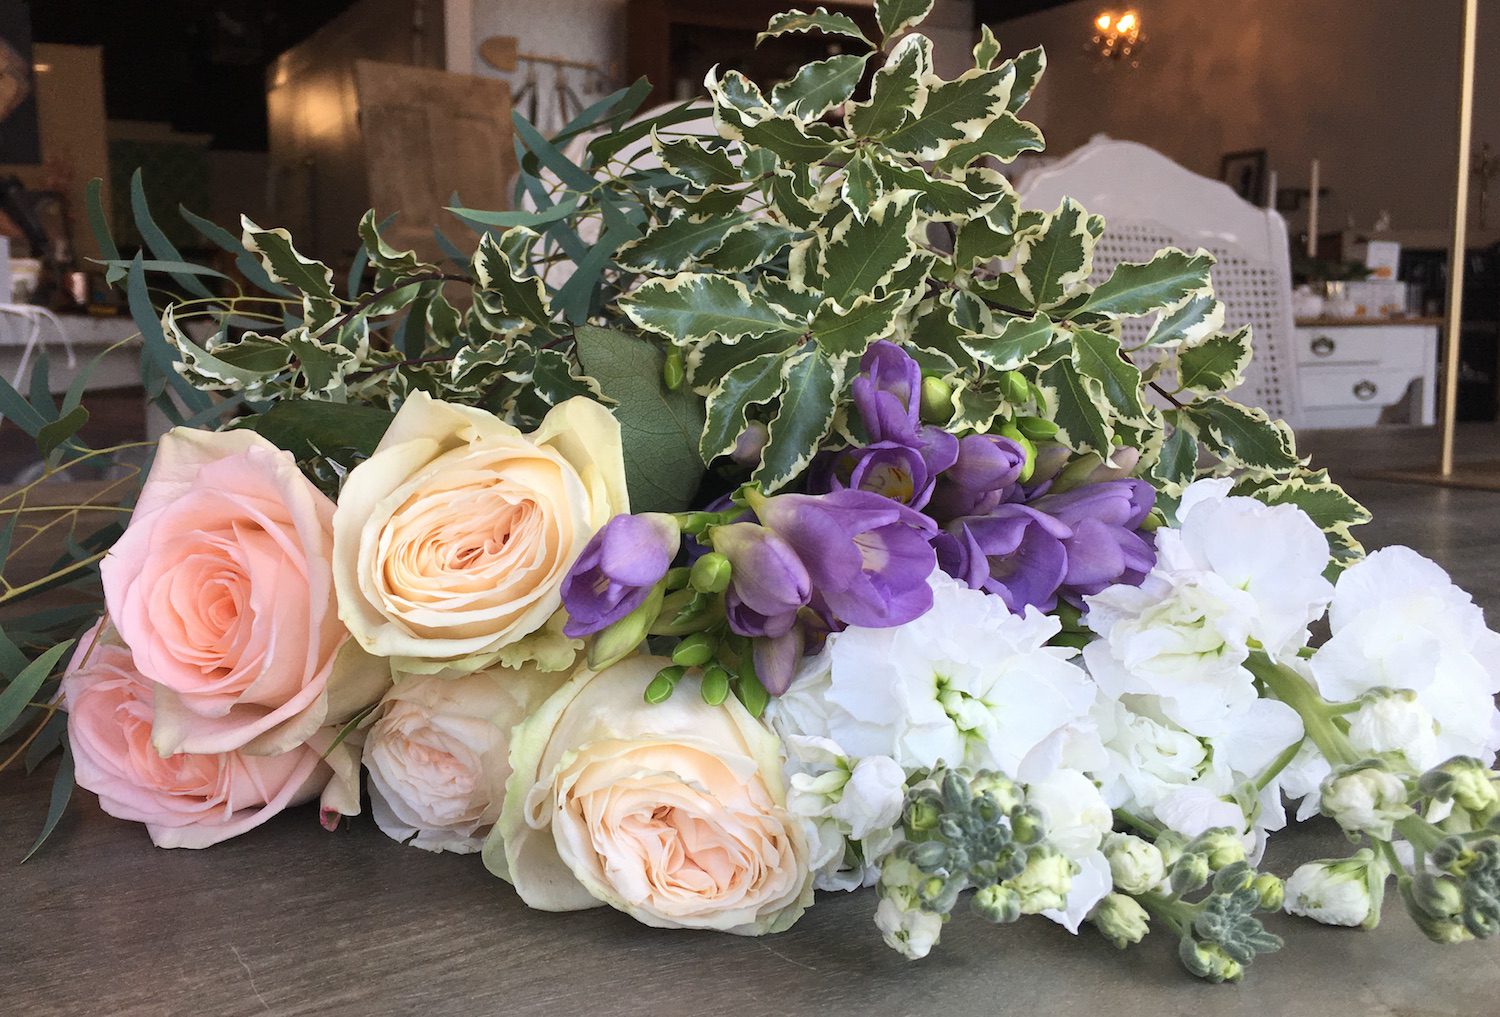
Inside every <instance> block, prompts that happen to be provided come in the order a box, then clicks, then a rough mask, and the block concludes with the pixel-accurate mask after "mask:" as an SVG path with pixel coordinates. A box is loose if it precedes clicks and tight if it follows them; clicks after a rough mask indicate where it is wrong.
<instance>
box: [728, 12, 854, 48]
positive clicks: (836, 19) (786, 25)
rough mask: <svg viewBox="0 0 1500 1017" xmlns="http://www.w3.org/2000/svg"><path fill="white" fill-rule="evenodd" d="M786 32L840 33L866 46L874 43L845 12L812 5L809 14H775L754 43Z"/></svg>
mask: <svg viewBox="0 0 1500 1017" xmlns="http://www.w3.org/2000/svg"><path fill="white" fill-rule="evenodd" d="M788 32H822V33H824V34H825V35H842V36H844V37H846V38H849V39H858V40H859V41H860V42H863V43H864V44H866V45H867V46H872V47H873V46H874V45H875V44H874V43H873V42H871V41H870V40H869V38H868V37H867V36H866V35H865V33H864V32H863V31H861V30H860V27H859V25H858V24H857V23H856V22H855V20H854V19H853V18H851V17H849V15H847V14H839V13H829V11H828V9H827V8H826V7H814V8H813V10H812V13H811V14H808V13H805V12H803V11H787V12H786V13H784V14H777V15H775V16H774V17H772V18H771V22H770V24H769V25H767V26H766V30H765V31H764V32H761V33H760V34H759V35H757V36H756V37H755V44H756V45H757V46H758V45H760V44H761V43H762V42H764V41H766V40H767V39H774V38H776V37H777V36H778V35H786V34H787V33H788Z"/></svg>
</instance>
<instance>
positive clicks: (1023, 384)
mask: <svg viewBox="0 0 1500 1017" xmlns="http://www.w3.org/2000/svg"><path fill="white" fill-rule="evenodd" d="M1000 395H1001V397H1002V398H1003V399H1004V400H1005V401H1006V402H1007V403H1009V404H1010V405H1011V406H1025V405H1026V404H1027V403H1029V402H1031V384H1030V382H1028V381H1027V380H1026V379H1025V377H1023V376H1022V375H1021V374H1019V373H1017V372H1016V371H1006V372H1005V373H1004V374H1002V375H1000Z"/></svg>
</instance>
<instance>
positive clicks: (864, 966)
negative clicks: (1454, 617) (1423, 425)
mask: <svg viewBox="0 0 1500 1017" xmlns="http://www.w3.org/2000/svg"><path fill="white" fill-rule="evenodd" d="M1475 433H1476V434H1477V433H1478V432H1475ZM1496 435H1500V431H1495V430H1494V429H1490V430H1488V431H1486V432H1484V437H1483V439H1482V440H1484V441H1491V442H1492V441H1494V440H1495V437H1496ZM1430 439H1431V433H1430V432H1425V433H1418V434H1415V435H1412V434H1403V435H1401V436H1398V437H1395V438H1392V437H1390V436H1388V435H1380V434H1378V433H1376V432H1370V431H1363V432H1343V433H1334V432H1329V433H1327V434H1326V435H1318V436H1316V439H1315V440H1313V441H1310V442H1308V443H1306V444H1307V446H1308V448H1309V449H1310V450H1311V451H1312V452H1313V454H1314V459H1315V462H1316V463H1317V464H1318V465H1332V466H1334V467H1335V469H1336V472H1337V467H1338V465H1339V464H1340V463H1356V462H1358V463H1363V464H1366V465H1368V464H1369V463H1370V462H1371V461H1373V460H1377V459H1378V460H1383V461H1385V462H1387V463H1389V464H1390V465H1401V464H1402V462H1406V461H1420V460H1422V459H1423V457H1425V456H1428V455H1430V450H1429V449H1428V445H1430V444H1431V440H1430ZM1325 449H1326V450H1328V451H1329V452H1330V453H1332V455H1329V456H1325V455H1323V454H1322V450H1325ZM1351 487H1352V490H1353V493H1355V495H1356V496H1358V497H1360V498H1362V499H1364V500H1365V501H1366V502H1367V504H1369V505H1370V506H1371V507H1372V508H1373V509H1374V510H1375V512H1376V519H1377V523H1376V524H1375V525H1373V526H1371V527H1366V528H1365V530H1364V531H1363V533H1362V535H1363V536H1364V537H1365V539H1366V540H1367V541H1368V542H1369V543H1370V544H1371V545H1378V544H1384V543H1395V542H1404V543H1409V544H1412V545H1413V546H1415V547H1417V548H1418V549H1419V550H1422V551H1424V552H1425V553H1427V554H1430V555H1432V556H1434V557H1435V558H1437V559H1438V560H1439V561H1440V562H1442V563H1443V564H1444V565H1445V566H1447V567H1449V568H1450V569H1451V570H1452V571H1453V573H1454V577H1455V579H1456V580H1457V581H1458V582H1459V583H1461V584H1463V585H1464V586H1466V587H1467V588H1469V589H1470V590H1472V591H1473V592H1474V593H1475V595H1476V596H1477V598H1478V600H1479V602H1480V603H1481V604H1484V605H1485V606H1487V607H1488V609H1489V611H1490V613H1491V618H1492V621H1500V618H1497V615H1500V511H1497V508H1500V499H1497V496H1495V495H1493V494H1486V493H1482V492H1471V491H1440V490H1435V489H1432V488H1425V487H1416V486H1407V485H1398V484H1390V483H1383V482H1372V481H1361V482H1356V483H1353V484H1352V485H1351ZM46 794H47V781H46V779H45V775H43V778H42V779H40V780H33V781H29V782H26V783H24V784H22V783H21V782H20V781H18V780H17V779H16V777H15V776H13V775H11V774H8V773H7V774H4V775H0V860H3V861H4V862H5V863H7V864H9V865H11V866H12V867H10V868H7V869H5V870H4V871H5V890H6V898H5V899H6V904H7V910H6V912H5V918H4V921H3V922H0V1013H4V1014H15V1015H18V1017H48V1015H59V1017H61V1015H66V1017H91V1015H105V1014H108V1015H119V1017H162V1015H170V1017H179V1015H180V1017H239V1015H245V1017H249V1015H254V1014H275V1015H285V1017H292V1015H308V1017H313V1015H316V1017H341V1015H351V1017H352V1015H358V1017H384V1015H408V1014H412V1015H446V1014H549V1015H558V1017H562V1015H568V1014H631V1015H652V1017H675V1015H679V1014H681V1015H690V1014H702V1015H737V1017H752V1015H761V1014H765V1015H772V1014H809V1015H812V1014H817V1015H844V1014H848V1015H859V1017H884V1015H904V1014H929V1013H930V1014H944V1015H954V1017H957V1015H967V1014H986V1015H993V1014H1017V1015H1023V1014H1024V1015H1027V1017H1031V1015H1047V1014H1067V1015H1079V1014H1089V1015H1099V1017H1134V1015H1143V1017H1144V1015H1151V1017H1177V1015H1182V1017H1189V1015H1191V1017H1204V1015H1210V1017H1216V1015H1243V1017H1344V1015H1349V1017H1366V1015H1379V1017H1398V1015H1399V1017H1446V1015H1452V1017H1459V1015H1465V1017H1482V1015H1488V1014H1494V1013H1496V1012H1497V1011H1500V1003H1497V1000H1500V946H1497V945H1496V944H1495V943H1493V942H1491V943H1482V944H1469V945H1467V946H1463V947H1438V946H1435V945H1433V944H1430V943H1428V942H1427V941H1426V940H1425V939H1423V938H1422V937H1421V936H1420V935H1419V934H1418V933H1417V932H1416V931H1415V929H1414V928H1413V927H1412V926H1411V924H1410V922H1409V921H1407V919H1406V917H1405V915H1404V914H1402V913H1401V905H1400V902H1399V900H1397V899H1396V897H1395V894H1394V893H1392V894H1390V895H1389V896H1388V898H1387V901H1386V908H1385V920H1384V921H1383V922H1382V924H1381V926H1380V928H1378V929H1376V930H1375V931H1373V932H1362V931H1357V930H1335V929H1325V928H1321V927H1315V926H1313V925H1312V924H1311V923H1308V922H1304V921H1301V920H1298V919H1292V918H1289V917H1285V916H1279V917H1273V918H1272V919H1271V926H1272V928H1273V929H1274V930H1275V931H1276V932H1278V933H1280V934H1282V935H1283V936H1285V937H1286V942H1287V945H1286V949H1285V950H1283V951H1282V952H1281V953H1279V954H1274V955H1271V956H1268V957H1265V958H1262V959H1261V960H1260V961H1258V962H1257V963H1256V964H1255V966H1254V967H1253V969H1252V970H1251V972H1250V974H1249V978H1248V980H1247V981H1246V983H1245V984H1243V985H1240V986H1233V987H1231V986H1211V985H1206V984H1203V983H1200V982H1197V981H1195V980H1194V979H1192V978H1190V977H1189V976H1187V975H1186V974H1185V973H1184V972H1183V971H1181V970H1180V969H1179V967H1178V965H1177V961H1176V959H1175V956H1174V949H1175V945H1176V944H1175V943H1173V942H1172V941H1171V940H1170V939H1169V938H1168V937H1167V936H1166V935H1165V934H1157V935H1153V936H1152V937H1150V938H1149V939H1148V940H1147V941H1146V943H1145V944H1143V945H1142V946H1141V947H1137V948H1135V949H1133V950H1130V951H1127V952H1120V951H1117V950H1115V949H1114V948H1113V947H1111V946H1110V945H1109V944H1107V943H1106V942H1104V940H1103V939H1102V938H1101V937H1099V936H1097V935H1095V934H1093V933H1092V931H1090V930H1085V932H1084V934H1083V935H1081V936H1079V937H1077V938H1074V937H1072V936H1069V935H1068V934H1067V933H1066V932H1065V931H1064V930H1062V929H1061V928H1058V927H1057V926H1054V925H1052V924H1051V923H1049V922H1046V921H1044V920H1037V919H1028V920H1025V921H1024V922H1023V923H1021V924H1019V925H1015V926H1008V927H1002V928H996V927H993V926H990V925H988V924H987V923H985V922H983V921H980V920H979V919H977V918H975V917H973V916H971V915H968V914H966V913H965V914H960V916H959V917H958V918H956V919H955V920H954V921H953V922H952V923H950V925H949V926H948V927H947V929H946V930H945V931H944V934H943V942H942V944H941V945H940V946H939V948H938V949H937V950H936V951H935V952H934V954H933V955H932V956H931V957H929V958H928V959H927V960H925V961H920V962H916V963H909V962H907V961H904V960H902V959H901V958H900V957H898V956H897V955H896V954H895V953H893V952H891V951H890V950H888V949H886V948H885V947H884V946H883V945H881V943H880V941H879V935H878V933H877V932H876V930H875V927H874V925H873V922H872V915H873V911H874V906H875V897H874V895H873V894H872V893H870V892H861V893H855V894H847V895H845V894H840V895H822V896H820V898H819V901H818V904H817V906H816V907H815V908H814V909H813V910H812V911H811V912H809V913H808V915H807V916H806V917H805V918H803V920H802V921H801V922H800V923H798V924H797V926H796V927H794V928H793V929H792V930H791V931H790V932H789V933H786V934H785V935H781V936H776V937H772V938H768V939H736V938H733V937H728V936H720V935H710V934H703V933H668V932H661V931H657V930H652V929H647V928H644V927H641V926H638V925H636V924H635V923H634V922H632V921H631V920H630V919H628V918H626V917H624V916H623V915H620V914H617V913H615V912H613V911H609V910H598V911H591V912H585V913H578V914H571V915H550V914H541V913H537V912H532V911H528V910H526V909H525V908H524V907H523V906H522V905H521V903H520V901H519V900H518V899H517V898H516V896H515V894H514V893H512V892H511V890H510V888H509V887H508V886H506V885H505V884H504V883H502V882H500V881H499V880H497V879H494V878H493V877H491V876H490V875H489V874H488V873H486V872H485V870H484V868H483V866H482V865H481V864H480V862H479V860H478V859H477V858H475V857H472V856H469V857H461V856H455V855H431V854H427V853H425V852H422V851H417V850H415V849H412V848H405V847H400V846H398V845H396V844H394V843H393V842H391V841H389V840H387V839H386V838H385V837H383V836H382V835H381V834H380V833H379V831H377V830H376V829H375V827H374V825H373V824H372V823H371V822H370V821H369V820H368V819H367V818H361V819H360V820H358V821H356V822H355V823H354V825H353V826H352V827H351V828H347V829H344V830H341V831H339V832H337V833H332V834H329V833H325V832H324V831H322V830H321V829H320V828H319V827H318V824H317V819H316V815H315V813H314V811H313V810H312V809H310V808H303V809H300V810H295V811H293V812H291V813H289V814H287V815H284V816H281V817H279V818H278V819H276V820H274V821H272V823H270V824H269V825H268V826H267V827H263V828H262V829H260V830H256V831H254V832H252V833H250V834H248V835H246V836H244V837H242V838H240V839H238V840H235V841H231V842H229V843H226V844H222V845H219V846H218V847H215V848H212V849H210V850H207V851H200V852H192V851H159V850H156V849H154V848H152V847H151V845H150V842H149V841H148V840H147V838H146V835H145V833H144V831H142V830H141V829H139V828H137V827H134V826H131V825H129V824H126V823H121V822H117V821H115V820H112V819H110V818H108V817H106V816H104V815H102V814H101V813H100V812H99V811H98V809H97V806H96V804H95V803H94V802H93V800H92V798H91V796H89V795H87V794H86V793H83V792H78V798H77V800H76V801H75V803H74V807H73V808H72V809H71V810H70V812H69V814H68V815H67V816H66V817H65V818H64V819H63V822H62V824H61V826H60V827H59V829H58V830H57V832H56V833H55V834H54V836H53V839H52V840H51V841H50V842H49V844H48V846H47V847H46V848H44V849H43V851H42V852H41V853H40V854H39V855H38V856H37V857H36V858H34V859H32V861H30V862H29V863H27V864H26V865H25V866H24V867H20V868H16V867H13V865H14V861H15V860H16V859H18V858H19V857H20V855H21V854H22V853H23V852H24V851H25V849H26V847H27V846H28V845H29V844H30V842H31V839H32V838H33V836H34V834H35V831H36V829H37V828H38V826H39V825H40V823H41V820H42V816H43V814H44V812H45V798H46ZM1348 850H1349V845H1348V844H1347V842H1346V841H1345V840H1344V839H1343V837H1342V835H1341V834H1339V833H1338V832H1337V831H1336V830H1333V829H1331V828H1330V827H1328V826H1327V825H1326V824H1318V825H1307V826H1303V827H1301V828H1299V829H1297V830H1295V831H1292V832H1289V833H1287V834H1284V835H1281V836H1280V837H1278V838H1277V839H1276V840H1275V841H1274V842H1273V852H1274V853H1273V854H1272V856H1271V858H1270V859H1269V862H1270V864H1271V866H1272V867H1273V868H1274V869H1275V871H1278V872H1280V873H1282V874H1285V873H1287V872H1289V871H1290V869H1291V867H1292V865H1294V864H1295V863H1296V862H1297V861H1299V860H1303V859H1307V858H1312V857H1319V856H1338V855H1343V854H1347V853H1348Z"/></svg>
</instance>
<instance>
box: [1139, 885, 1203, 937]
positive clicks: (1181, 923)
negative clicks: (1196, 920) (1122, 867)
mask: <svg viewBox="0 0 1500 1017" xmlns="http://www.w3.org/2000/svg"><path fill="white" fill-rule="evenodd" d="M1136 900H1138V901H1140V903H1141V906H1142V907H1143V908H1145V909H1146V910H1147V911H1148V912H1150V913H1151V917H1153V918H1157V919H1160V920H1161V921H1162V922H1164V923H1165V924H1166V925H1167V927H1168V928H1170V929H1171V930H1172V931H1173V932H1175V933H1176V934H1177V936H1178V937H1179V938H1181V937H1182V936H1185V935H1187V932H1188V930H1189V929H1191V928H1192V926H1193V916H1194V913H1195V912H1196V910H1197V908H1196V907H1195V906H1194V905H1192V904H1189V903H1188V902H1187V901H1185V900H1181V899H1180V898H1176V897H1168V896H1167V895H1166V894H1162V893H1156V892H1154V891H1148V892H1146V893H1143V894H1141V895H1140V896H1139V897H1137V898H1136Z"/></svg>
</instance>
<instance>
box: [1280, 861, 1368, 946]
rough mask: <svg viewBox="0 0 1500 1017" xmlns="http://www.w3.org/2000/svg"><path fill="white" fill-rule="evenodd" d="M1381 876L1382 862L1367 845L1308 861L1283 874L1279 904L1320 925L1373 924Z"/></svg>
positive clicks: (1288, 910) (1289, 911)
mask: <svg viewBox="0 0 1500 1017" xmlns="http://www.w3.org/2000/svg"><path fill="white" fill-rule="evenodd" d="M1385 877H1386V869H1385V866H1384V865H1383V864H1382V863H1381V862H1380V861H1378V860H1377V859H1376V858H1375V855H1374V852H1372V851H1370V850H1369V849H1368V848H1366V849H1364V850H1362V851H1357V852H1355V853H1354V854H1353V855H1352V856H1350V857H1348V858H1339V859H1323V860H1321V861H1316V862H1308V863H1307V864H1306V865H1299V866H1298V867H1297V869H1296V871H1294V872H1293V873H1292V874H1291V876H1289V877H1288V878H1287V881H1286V901H1285V903H1284V904H1283V907H1284V908H1285V909H1286V911H1287V912H1288V913H1289V914H1294V915H1302V916H1303V917H1305V918H1311V919H1312V920H1313V921H1316V922H1322V923H1323V924H1324V925H1344V926H1355V925H1363V926H1365V927H1366V928H1374V927H1375V923H1376V922H1378V921H1379V920H1380V902H1381V899H1382V897H1383V896H1384V888H1385Z"/></svg>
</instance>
